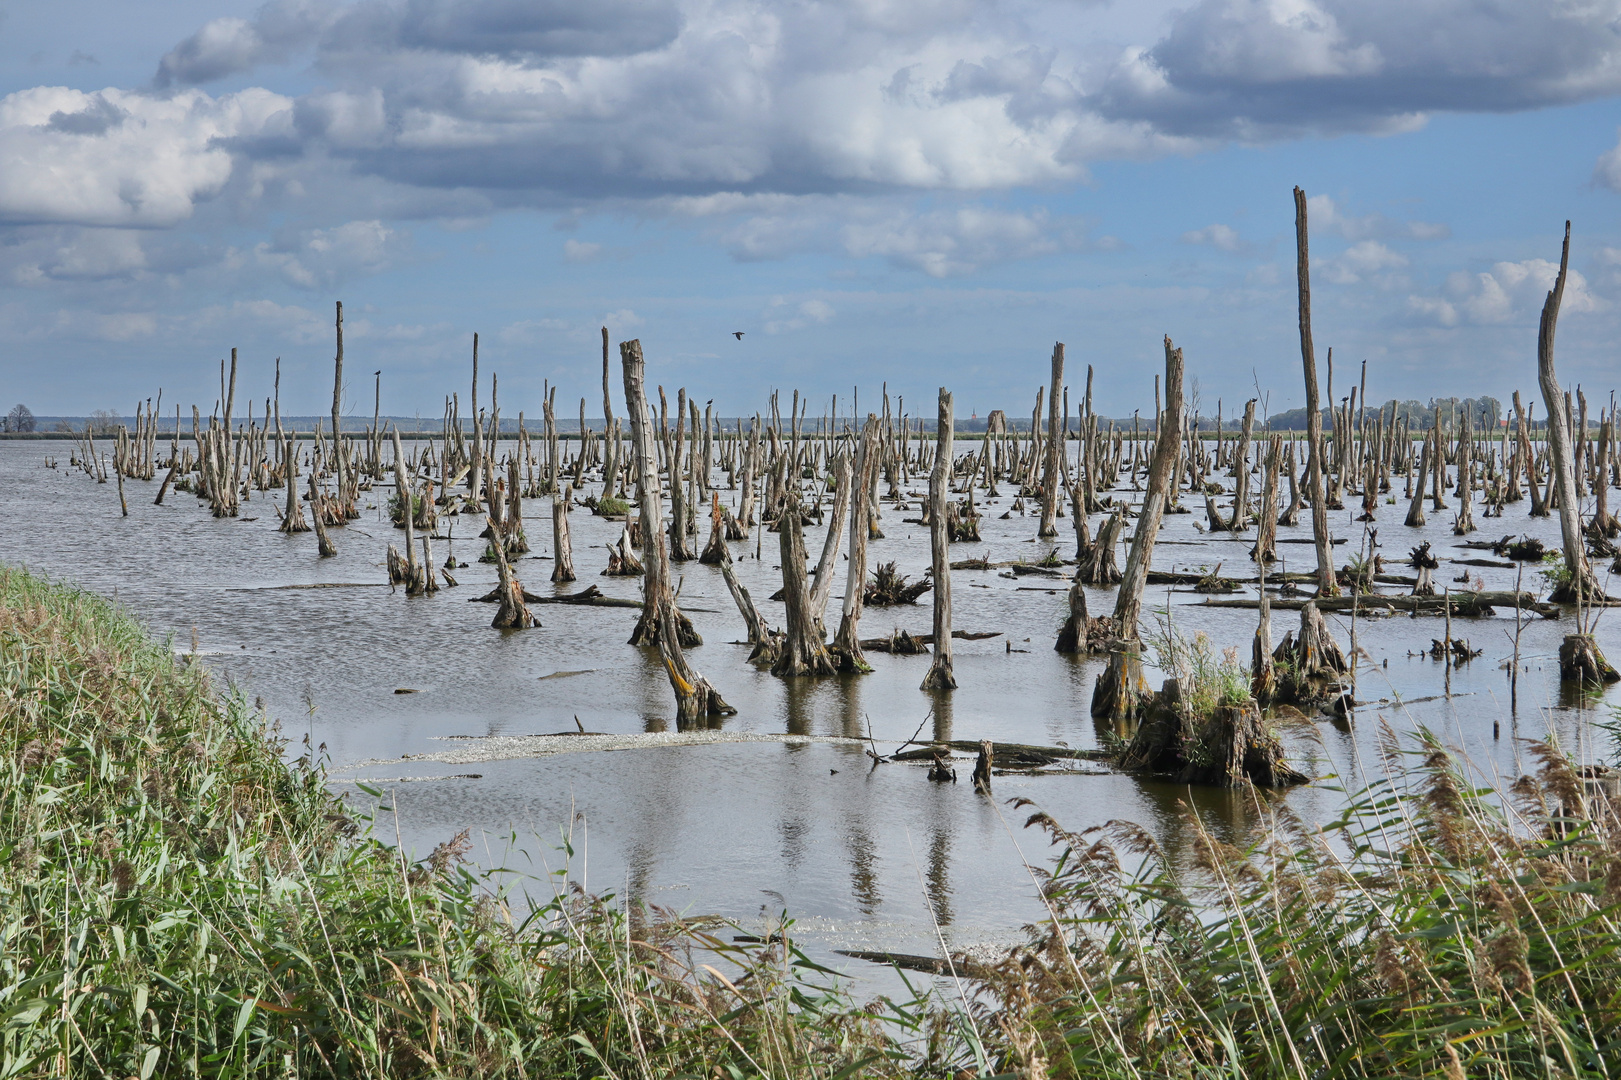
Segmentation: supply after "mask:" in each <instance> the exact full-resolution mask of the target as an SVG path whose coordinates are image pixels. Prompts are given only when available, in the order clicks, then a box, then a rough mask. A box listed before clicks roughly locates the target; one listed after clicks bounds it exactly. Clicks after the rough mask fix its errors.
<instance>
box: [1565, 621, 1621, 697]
mask: <svg viewBox="0 0 1621 1080" xmlns="http://www.w3.org/2000/svg"><path fill="white" fill-rule="evenodd" d="M1559 677H1560V678H1561V679H1564V680H1566V681H1569V682H1578V681H1579V682H1583V683H1586V684H1589V685H1592V686H1604V685H1606V684H1608V683H1613V682H1616V681H1621V673H1617V672H1616V670H1615V668H1613V667H1611V666H1610V662H1609V661H1608V660H1606V659H1604V654H1603V653H1601V652H1599V647H1598V642H1597V641H1596V640H1595V639H1594V637H1593V635H1592V634H1566V635H1565V640H1564V641H1563V642H1561V643H1560V645H1559Z"/></svg>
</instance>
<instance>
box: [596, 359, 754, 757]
mask: <svg viewBox="0 0 1621 1080" xmlns="http://www.w3.org/2000/svg"><path fill="white" fill-rule="evenodd" d="M619 358H620V361H621V363H622V364H623V365H624V369H625V408H626V410H627V411H628V412H629V414H630V434H631V442H632V443H633V444H634V450H635V455H636V491H637V499H638V501H639V503H640V506H641V534H642V561H643V563H644V564H645V575H646V576H645V577H644V578H643V583H642V617H641V619H640V620H639V621H638V622H637V624H636V631H635V633H634V634H633V635H632V636H631V644H632V645H648V644H656V645H657V646H658V649H659V656H660V658H661V659H662V660H663V661H664V669H665V671H666V672H667V673H668V674H669V676H670V688H671V689H672V690H673V691H674V692H675V704H676V726H677V728H683V727H686V726H689V725H691V724H694V723H697V722H699V721H700V720H701V718H703V717H704V716H727V715H730V714H732V713H735V712H736V711H737V710H736V709H734V708H732V707H731V706H730V705H727V704H726V702H725V701H723V700H722V699H721V696H720V693H719V691H717V690H716V689H715V688H714V687H713V686H711V685H710V684H709V681H708V680H707V679H705V678H704V677H703V676H702V675H700V674H699V673H698V672H697V671H696V670H694V669H693V667H692V665H690V664H689V663H687V658H686V654H685V653H684V652H683V651H682V649H683V646H685V645H686V644H687V643H688V639H689V637H690V639H692V643H693V644H701V639H699V638H698V635H697V632H696V631H693V630H692V624H691V623H686V625H685V626H683V625H682V623H683V622H684V621H685V620H684V618H683V617H682V616H681V614H680V612H679V611H678V610H677V609H676V606H675V594H674V592H673V590H672V589H671V588H670V553H669V549H668V548H666V546H665V539H666V534H665V532H664V530H663V529H661V528H660V527H659V526H660V524H661V523H662V522H663V520H664V507H663V500H662V499H661V498H660V497H659V471H658V456H657V454H656V452H655V451H654V449H653V424H652V421H651V419H650V418H649V416H648V411H647V392H646V389H645V384H644V376H643V370H644V361H643V360H642V343H641V342H640V341H638V340H635V339H632V340H630V341H626V342H622V343H620V346H619Z"/></svg>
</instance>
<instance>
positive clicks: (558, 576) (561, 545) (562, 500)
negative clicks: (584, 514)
mask: <svg viewBox="0 0 1621 1080" xmlns="http://www.w3.org/2000/svg"><path fill="white" fill-rule="evenodd" d="M573 494H574V489H573V488H571V487H569V486H568V485H567V484H565V485H563V490H562V491H560V492H558V493H557V494H555V495H553V496H552V580H553V581H556V582H559V583H561V582H565V581H573V580H574V544H573V542H572V541H571V540H570V539H569V534H568V504H569V500H570V499H571V498H572V497H573Z"/></svg>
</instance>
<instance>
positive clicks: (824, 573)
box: [810, 456, 851, 641]
mask: <svg viewBox="0 0 1621 1080" xmlns="http://www.w3.org/2000/svg"><path fill="white" fill-rule="evenodd" d="M837 469H838V471H837V472H836V473H835V474H834V475H835V476H836V478H837V480H836V482H837V484H838V488H837V490H836V491H835V492H834V493H833V520H831V521H829V522H828V523H827V539H826V541H825V542H824V543H823V544H822V557H821V559H820V560H818V561H817V563H816V579H815V583H814V584H813V585H812V586H811V594H810V614H811V618H812V619H813V620H815V623H816V637H817V640H819V641H820V640H825V639H826V637H827V629H826V626H825V622H824V620H825V616H826V612H827V598H828V597H829V596H832V595H833V568H834V565H835V564H836V562H837V560H838V557H839V540H840V539H841V537H842V536H843V534H844V519H845V515H846V514H848V512H849V510H850V471H851V470H850V459H849V458H848V457H844V456H841V457H840V458H839V463H838V466H837Z"/></svg>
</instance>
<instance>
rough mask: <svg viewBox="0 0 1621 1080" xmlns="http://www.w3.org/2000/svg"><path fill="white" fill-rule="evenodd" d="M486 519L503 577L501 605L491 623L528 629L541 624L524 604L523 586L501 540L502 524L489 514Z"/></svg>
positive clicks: (499, 590)
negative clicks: (499, 524)
mask: <svg viewBox="0 0 1621 1080" xmlns="http://www.w3.org/2000/svg"><path fill="white" fill-rule="evenodd" d="M484 520H485V521H486V522H487V523H488V524H489V526H490V535H491V536H492V537H493V538H494V539H493V541H492V542H491V544H490V547H491V548H493V549H494V550H495V572H496V574H497V575H498V576H499V577H500V579H501V583H500V585H499V587H498V588H497V590H496V599H497V601H498V603H499V606H498V607H497V608H496V610H495V618H494V619H492V620H491V621H490V625H491V626H493V627H495V628H496V629H497V630H528V629H529V628H530V627H532V626H539V625H540V621H539V620H538V619H536V618H535V617H534V616H533V615H531V614H530V613H529V608H527V607H526V606H524V602H523V586H522V585H521V584H519V583H518V578H517V575H515V574H514V573H513V572H512V566H511V565H510V564H509V563H508V562H507V552H506V546H505V545H504V544H503V543H502V542H501V529H500V526H498V525H496V523H495V521H494V520H493V519H492V518H490V517H489V516H488V515H486V516H485V518H484Z"/></svg>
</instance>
